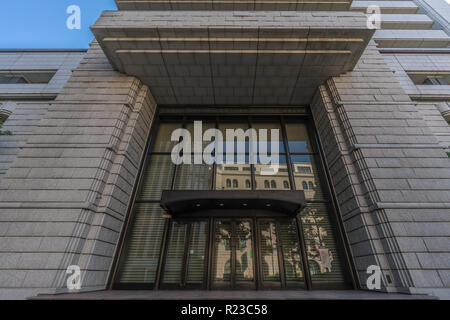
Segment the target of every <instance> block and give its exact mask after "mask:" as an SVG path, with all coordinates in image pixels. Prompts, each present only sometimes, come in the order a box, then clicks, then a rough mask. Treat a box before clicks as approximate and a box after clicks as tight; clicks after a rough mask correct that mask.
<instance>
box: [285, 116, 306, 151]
mask: <svg viewBox="0 0 450 320" xmlns="http://www.w3.org/2000/svg"><path fill="white" fill-rule="evenodd" d="M286 136H287V138H288V145H289V151H290V152H291V153H308V152H312V149H311V142H310V139H309V134H308V127H307V125H306V124H304V123H286Z"/></svg>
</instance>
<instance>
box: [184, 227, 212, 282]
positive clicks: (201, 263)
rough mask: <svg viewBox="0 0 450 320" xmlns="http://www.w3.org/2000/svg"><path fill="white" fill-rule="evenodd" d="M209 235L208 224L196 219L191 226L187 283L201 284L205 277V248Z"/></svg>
mask: <svg viewBox="0 0 450 320" xmlns="http://www.w3.org/2000/svg"><path fill="white" fill-rule="evenodd" d="M207 236H208V224H207V222H205V221H195V222H193V223H192V227H191V237H190V240H189V249H188V262H187V263H188V265H187V279H186V283H187V284H201V283H203V280H204V277H205V261H206V260H205V259H206V257H205V249H206V239H207Z"/></svg>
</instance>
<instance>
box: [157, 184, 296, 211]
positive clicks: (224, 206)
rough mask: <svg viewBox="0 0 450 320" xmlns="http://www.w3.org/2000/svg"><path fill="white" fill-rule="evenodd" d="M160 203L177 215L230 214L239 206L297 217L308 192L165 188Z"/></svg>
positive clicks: (248, 209)
mask: <svg viewBox="0 0 450 320" xmlns="http://www.w3.org/2000/svg"><path fill="white" fill-rule="evenodd" d="M160 204H161V207H162V208H163V209H164V210H165V211H166V212H167V213H168V214H170V215H171V216H173V217H190V216H198V215H202V214H203V215H207V216H208V215H210V214H211V213H220V214H222V215H225V216H229V215H230V214H232V213H233V212H235V213H236V211H237V210H239V211H243V210H245V211H247V212H249V211H253V213H257V214H261V213H266V214H269V215H277V216H287V217H295V216H296V215H297V214H298V213H299V212H300V211H301V210H302V209H303V208H304V207H305V194H304V192H303V190H164V191H163V192H162V196H161V202H160ZM238 213H239V212H238Z"/></svg>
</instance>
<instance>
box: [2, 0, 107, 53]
mask: <svg viewBox="0 0 450 320" xmlns="http://www.w3.org/2000/svg"><path fill="white" fill-rule="evenodd" d="M71 5H77V6H78V7H79V8H80V11H81V29H79V30H77V29H73V30H69V29H68V28H67V26H66V21H67V19H68V18H69V16H70V14H68V13H66V10H67V8H68V7H69V6H71ZM115 9H116V5H115V3H114V0H11V1H6V0H1V1H0V49H69V48H70V49H83V48H88V46H89V42H90V41H91V40H92V39H93V35H92V33H91V31H90V30H89V26H91V25H92V24H93V23H94V22H95V20H97V18H98V17H99V15H100V13H101V12H102V11H103V10H115Z"/></svg>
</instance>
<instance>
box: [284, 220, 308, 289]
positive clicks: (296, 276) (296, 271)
mask: <svg viewBox="0 0 450 320" xmlns="http://www.w3.org/2000/svg"><path fill="white" fill-rule="evenodd" d="M279 227H280V232H279V234H280V241H281V244H282V247H281V249H282V252H283V261H284V272H285V274H286V281H287V282H291V281H303V266H302V261H301V251H300V245H299V243H300V242H299V237H298V231H297V223H296V221H295V219H294V220H291V221H280V223H279Z"/></svg>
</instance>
